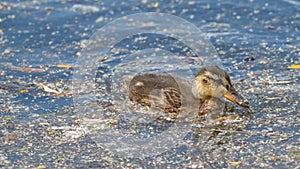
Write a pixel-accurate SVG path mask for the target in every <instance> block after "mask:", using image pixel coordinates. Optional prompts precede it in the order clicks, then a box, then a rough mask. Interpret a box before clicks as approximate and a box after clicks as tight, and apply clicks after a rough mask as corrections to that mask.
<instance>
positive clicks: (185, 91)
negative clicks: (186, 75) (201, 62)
mask: <svg viewBox="0 0 300 169" xmlns="http://www.w3.org/2000/svg"><path fill="white" fill-rule="evenodd" d="M128 92H129V98H130V100H132V101H133V102H137V103H140V104H142V105H144V106H150V107H157V108H160V109H162V110H163V111H164V112H165V113H172V114H175V115H178V113H179V112H180V111H189V112H191V111H193V113H198V114H199V115H202V114H206V113H209V112H211V111H215V110H219V109H222V108H221V107H220V106H221V104H220V103H221V100H222V99H221V98H223V97H225V98H226V99H228V100H229V101H231V102H233V103H235V104H237V105H239V106H242V107H245V108H249V104H248V102H247V101H245V99H244V98H243V97H242V96H241V95H239V94H238V93H237V92H236V90H235V89H234V87H233V86H232V83H231V81H230V77H229V75H228V74H227V73H226V72H225V71H224V70H222V69H221V68H219V67H217V66H207V67H203V68H202V69H200V70H199V72H198V73H197V74H196V76H195V79H194V81H193V83H192V84H190V83H189V82H188V81H186V80H184V79H182V78H178V77H173V76H171V75H168V74H141V75H137V76H135V77H134V78H133V79H132V80H131V82H130V85H129V91H128ZM195 111H196V112H195Z"/></svg>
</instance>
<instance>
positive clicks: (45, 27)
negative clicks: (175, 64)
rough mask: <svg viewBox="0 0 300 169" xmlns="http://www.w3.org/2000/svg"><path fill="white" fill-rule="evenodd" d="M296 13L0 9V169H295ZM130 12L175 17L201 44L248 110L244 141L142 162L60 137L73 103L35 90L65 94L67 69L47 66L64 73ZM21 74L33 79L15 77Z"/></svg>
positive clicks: (54, 4)
mask: <svg viewBox="0 0 300 169" xmlns="http://www.w3.org/2000/svg"><path fill="white" fill-rule="evenodd" d="M299 9H300V2H299V1H294V0H278V1H255V0H249V1H234V0H230V1H181V0H172V1H168V2H167V1H147V0H145V1H141V2H140V1H108V0H107V1H76V0H73V1H7V2H0V29H1V34H0V74H1V76H0V85H1V86H0V93H1V95H0V105H1V107H0V108H1V109H0V143H1V144H0V167H3V168H8V167H13V168H33V167H38V166H42V165H45V166H47V167H48V168H55V167H63V166H64V167H74V168H88V167H95V168H102V167H107V168H112V167H115V168H117V167H123V168H129V167H135V166H145V167H154V166H156V167H161V168H166V167H170V168H174V167H178V168H193V167H194V168H197V167H201V166H203V167H205V168H208V167H209V168H220V167H225V168H229V167H237V168H239V167H240V168H248V167H251V168H297V167H299V163H300V148H299V147H300V133H299V130H300V110H299V89H300V83H299V69H289V68H288V67H289V66H290V65H292V64H297V63H298V64H299V63H300V61H299V55H300V43H299V42H300V41H299V40H300V39H299V38H300V33H299V31H300V30H299V29H300V10H299ZM137 12H163V13H169V14H172V15H176V16H179V17H181V18H183V19H186V20H187V21H189V22H191V23H193V24H195V25H196V26H197V27H199V28H200V29H201V30H202V31H203V32H204V33H205V34H207V35H208V37H209V38H210V41H211V43H212V44H213V46H215V48H216V50H217V52H218V53H219V55H220V58H221V60H222V64H223V65H224V67H225V68H226V70H227V71H228V73H229V74H230V76H231V77H232V79H233V82H234V83H235V84H236V86H237V88H238V90H239V91H241V93H242V94H243V95H245V96H246V98H248V99H249V101H250V104H251V106H252V108H253V114H252V115H251V117H250V122H249V124H248V125H247V126H246V128H245V130H244V131H245V132H241V133H237V134H234V136H230V137H226V135H220V136H216V137H215V138H213V139H212V140H208V141H207V142H205V143H202V142H199V144H200V143H201V144H205V145H199V144H198V145H197V142H196V143H194V144H195V145H194V146H195V148H193V149H189V148H185V146H178V147H176V148H174V149H172V150H170V151H168V152H166V153H164V154H162V155H159V156H156V157H151V158H150V157H149V158H146V159H138V158H134V159H129V158H122V157H118V156H115V155H114V154H110V153H109V152H105V151H103V150H102V149H101V148H99V147H98V146H97V145H96V144H95V143H94V142H93V140H92V139H90V138H89V137H78V138H76V139H68V138H65V135H64V132H63V130H65V128H66V126H69V127H71V128H72V126H74V121H75V120H76V113H75V112H74V111H73V110H74V107H73V104H72V97H70V96H60V97H59V96H54V95H53V94H51V93H49V92H46V91H45V90H44V89H43V85H47V86H49V87H50V88H55V89H57V90H62V91H64V92H65V93H69V91H70V85H71V81H72V70H73V69H66V68H59V67H57V66H56V65H57V64H65V65H73V64H74V63H75V61H76V58H77V57H78V52H80V49H81V46H80V45H81V42H82V40H86V39H88V38H89V37H90V36H91V35H92V34H93V33H95V32H96V31H97V29H99V28H101V27H102V26H103V25H105V24H106V23H109V22H110V21H112V20H114V19H117V18H119V17H121V16H124V15H128V14H134V13H137ZM28 67H32V68H37V69H38V70H37V71H31V72H28V71H26V70H25V71H24V70H21V71H20V69H17V68H28ZM41 86H42V87H41ZM75 123H76V122H75ZM59 127H62V128H59ZM75 132H76V131H75ZM197 147H198V148H197ZM203 147H206V148H205V149H203ZM232 162H237V163H238V164H235V163H232Z"/></svg>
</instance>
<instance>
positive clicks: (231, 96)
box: [224, 88, 250, 108]
mask: <svg viewBox="0 0 300 169" xmlns="http://www.w3.org/2000/svg"><path fill="white" fill-rule="evenodd" d="M224 97H225V98H226V99H227V100H229V101H231V102H233V103H235V104H237V105H239V106H242V107H245V108H250V106H249V103H248V102H247V100H246V99H244V98H243V97H242V96H241V95H239V94H238V93H237V92H236V91H235V89H233V88H232V89H231V90H228V91H227V93H226V94H225V96H224Z"/></svg>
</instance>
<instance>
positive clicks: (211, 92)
mask: <svg viewBox="0 0 300 169" xmlns="http://www.w3.org/2000/svg"><path fill="white" fill-rule="evenodd" d="M192 93H193V95H194V97H195V98H198V99H204V100H205V99H209V98H211V97H216V98H222V97H225V98H226V99H227V100H229V101H231V102H233V103H235V104H237V105H239V106H242V107H246V108H249V107H250V106H249V103H248V102H247V101H246V100H245V99H244V98H243V97H242V96H241V95H240V94H239V93H238V92H236V90H235V89H234V87H233V86H232V83H231V81H230V77H229V75H228V74H227V73H226V72H225V71H224V70H223V69H221V68H219V67H217V66H207V67H204V68H202V69H200V70H199V72H198V73H197V74H196V76H195V80H194V82H193V84H192Z"/></svg>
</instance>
